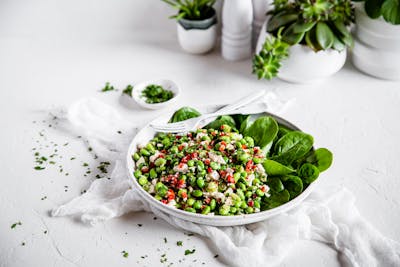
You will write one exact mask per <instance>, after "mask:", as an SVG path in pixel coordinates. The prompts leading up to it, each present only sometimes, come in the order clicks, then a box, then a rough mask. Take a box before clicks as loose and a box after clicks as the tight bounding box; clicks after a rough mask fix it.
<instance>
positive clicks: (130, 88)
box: [122, 84, 133, 97]
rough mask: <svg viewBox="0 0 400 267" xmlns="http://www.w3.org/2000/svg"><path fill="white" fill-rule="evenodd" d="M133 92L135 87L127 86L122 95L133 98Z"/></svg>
mask: <svg viewBox="0 0 400 267" xmlns="http://www.w3.org/2000/svg"><path fill="white" fill-rule="evenodd" d="M132 90H133V86H132V85H130V84H128V86H126V88H125V89H124V90H123V91H122V93H123V94H126V95H129V96H130V97H132Z"/></svg>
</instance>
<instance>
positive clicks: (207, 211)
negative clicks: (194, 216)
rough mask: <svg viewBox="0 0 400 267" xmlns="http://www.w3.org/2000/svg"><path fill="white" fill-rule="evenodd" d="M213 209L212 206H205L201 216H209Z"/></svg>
mask: <svg viewBox="0 0 400 267" xmlns="http://www.w3.org/2000/svg"><path fill="white" fill-rule="evenodd" d="M210 211H211V208H210V206H205V207H204V209H203V210H202V211H201V214H208V213H210Z"/></svg>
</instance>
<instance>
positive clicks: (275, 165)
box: [262, 159, 295, 175]
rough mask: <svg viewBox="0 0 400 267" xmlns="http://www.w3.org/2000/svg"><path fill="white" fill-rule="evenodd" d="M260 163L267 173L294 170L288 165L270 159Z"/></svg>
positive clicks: (283, 173) (290, 171) (282, 172)
mask: <svg viewBox="0 0 400 267" xmlns="http://www.w3.org/2000/svg"><path fill="white" fill-rule="evenodd" d="M262 165H263V167H264V169H265V172H266V173H267V174H268V175H286V174H289V173H292V172H294V171H295V170H293V169H292V168H290V167H287V166H285V165H283V164H281V163H279V162H276V161H274V160H270V159H266V160H265V161H264V162H263V164H262Z"/></svg>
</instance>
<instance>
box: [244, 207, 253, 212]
mask: <svg viewBox="0 0 400 267" xmlns="http://www.w3.org/2000/svg"><path fill="white" fill-rule="evenodd" d="M246 212H247V213H253V212H254V209H253V208H252V207H247V208H246Z"/></svg>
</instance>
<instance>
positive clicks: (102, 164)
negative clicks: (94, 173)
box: [97, 161, 110, 173]
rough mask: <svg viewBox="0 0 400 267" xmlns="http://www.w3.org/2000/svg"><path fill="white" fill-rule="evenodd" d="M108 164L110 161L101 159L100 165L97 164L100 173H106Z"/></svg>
mask: <svg viewBox="0 0 400 267" xmlns="http://www.w3.org/2000/svg"><path fill="white" fill-rule="evenodd" d="M108 166H110V162H108V161H102V162H100V165H99V166H97V169H99V170H100V171H101V172H102V173H108V170H107V167H108Z"/></svg>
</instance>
